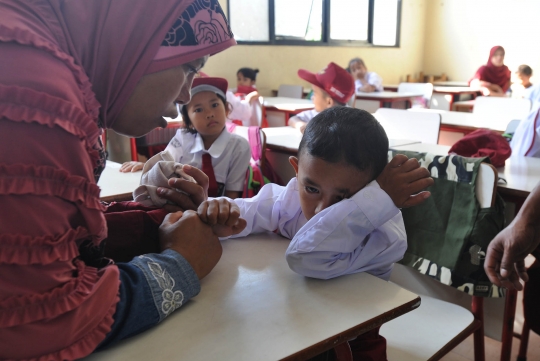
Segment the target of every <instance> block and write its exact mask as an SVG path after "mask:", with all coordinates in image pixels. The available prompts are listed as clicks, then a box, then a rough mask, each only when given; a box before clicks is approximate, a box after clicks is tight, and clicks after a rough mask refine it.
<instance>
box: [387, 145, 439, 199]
mask: <svg viewBox="0 0 540 361" xmlns="http://www.w3.org/2000/svg"><path fill="white" fill-rule="evenodd" d="M377 183H379V186H380V187H381V189H382V190H383V191H385V192H386V193H388V195H389V196H390V198H391V199H392V201H394V204H395V205H396V207H398V208H407V207H412V206H416V205H418V204H420V203H422V202H424V201H425V200H426V199H428V198H429V196H430V195H431V193H429V192H427V191H423V189H425V188H427V187H429V186H431V185H433V178H431V177H430V176H429V171H428V170H427V169H426V168H422V167H420V164H419V163H418V160H417V159H415V158H412V159H409V158H407V156H405V155H403V154H398V155H396V156H395V157H394V158H393V159H392V160H391V161H390V162H389V163H388V164H387V165H386V167H385V168H384V170H383V171H382V173H381V174H380V175H379V177H378V178H377Z"/></svg>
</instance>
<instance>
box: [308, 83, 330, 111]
mask: <svg viewBox="0 0 540 361" xmlns="http://www.w3.org/2000/svg"><path fill="white" fill-rule="evenodd" d="M312 100H313V105H315V110H316V111H318V112H322V111H323V110H325V109H328V108H331V107H333V106H334V100H333V99H332V98H330V96H329V95H328V93H327V92H325V91H324V90H323V89H322V88H319V87H318V86H316V85H313V98H312Z"/></svg>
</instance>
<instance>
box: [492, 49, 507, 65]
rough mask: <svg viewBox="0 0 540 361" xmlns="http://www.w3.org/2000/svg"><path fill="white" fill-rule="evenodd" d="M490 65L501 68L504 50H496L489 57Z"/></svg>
mask: <svg viewBox="0 0 540 361" xmlns="http://www.w3.org/2000/svg"><path fill="white" fill-rule="evenodd" d="M491 63H492V64H493V65H495V66H502V65H503V64H504V50H502V49H501V48H499V49H497V51H495V54H493V56H492V57H491Z"/></svg>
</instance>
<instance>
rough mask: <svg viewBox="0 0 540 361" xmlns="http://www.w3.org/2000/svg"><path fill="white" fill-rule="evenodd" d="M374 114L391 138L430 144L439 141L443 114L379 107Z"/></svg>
mask: <svg viewBox="0 0 540 361" xmlns="http://www.w3.org/2000/svg"><path fill="white" fill-rule="evenodd" d="M373 116H374V117H375V118H376V119H377V120H378V121H379V122H380V123H381V125H382V126H383V128H384V130H385V132H386V135H387V136H388V138H389V139H410V140H415V141H419V142H422V143H429V144H437V142H438V141H439V130H440V128H441V115H440V114H438V113H430V112H425V113H424V112H422V113H421V112H410V111H407V110H402V109H391V108H379V109H377V111H376V112H375V113H374V114H373Z"/></svg>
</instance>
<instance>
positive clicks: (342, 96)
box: [298, 62, 354, 103]
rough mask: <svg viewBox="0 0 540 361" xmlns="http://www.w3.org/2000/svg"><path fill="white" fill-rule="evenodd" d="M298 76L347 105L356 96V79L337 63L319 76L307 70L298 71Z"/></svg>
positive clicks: (319, 73) (325, 69)
mask: <svg viewBox="0 0 540 361" xmlns="http://www.w3.org/2000/svg"><path fill="white" fill-rule="evenodd" d="M298 76H299V77H300V78H302V79H304V80H305V81H307V82H309V83H311V84H313V85H315V86H318V87H319V88H322V89H323V90H324V91H325V92H327V93H328V95H330V97H331V98H332V99H334V100H335V101H337V102H340V103H347V102H348V101H349V99H351V96H352V95H353V94H354V79H353V77H352V76H351V74H349V73H348V72H347V70H345V69H343V68H342V67H340V66H339V65H337V64H336V63H334V62H332V63H330V64H328V65H327V66H326V68H324V69H323V70H321V71H320V72H318V73H317V74H315V73H312V72H310V71H307V70H305V69H300V70H298Z"/></svg>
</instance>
